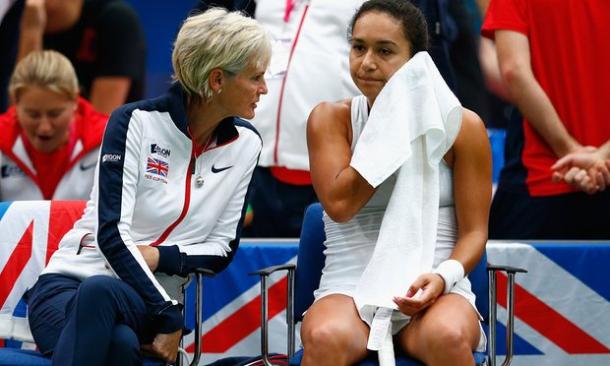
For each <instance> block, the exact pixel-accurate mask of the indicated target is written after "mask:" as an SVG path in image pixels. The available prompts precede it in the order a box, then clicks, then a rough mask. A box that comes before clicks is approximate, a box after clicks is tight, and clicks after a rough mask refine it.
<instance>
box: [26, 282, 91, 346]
mask: <svg viewBox="0 0 610 366" xmlns="http://www.w3.org/2000/svg"><path fill="white" fill-rule="evenodd" d="M79 285H80V281H78V280H76V279H73V278H70V277H66V276H61V275H45V276H41V277H40V278H39V280H38V282H37V283H36V284H35V286H34V287H33V288H32V289H31V290H30V291H28V294H27V296H28V299H27V302H28V321H29V325H30V330H31V331H32V335H33V336H34V340H35V341H36V344H37V345H38V348H39V349H40V352H42V353H43V354H48V353H50V352H51V351H52V350H53V348H55V344H56V342H57V339H58V338H59V336H60V334H61V331H62V329H63V328H64V326H65V325H66V314H67V313H68V312H69V309H70V308H71V306H72V304H73V300H74V296H75V295H76V291H77V289H78V286H79Z"/></svg>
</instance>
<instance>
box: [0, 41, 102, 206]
mask: <svg viewBox="0 0 610 366" xmlns="http://www.w3.org/2000/svg"><path fill="white" fill-rule="evenodd" d="M9 94H10V96H11V99H12V101H13V103H14V106H12V107H11V108H9V110H8V111H7V112H6V113H4V114H2V115H0V131H2V134H0V167H1V172H0V200H2V201H15V200H42V199H45V200H50V199H74V200H85V199H88V198H89V193H90V192H91V187H92V186H93V175H94V172H95V165H96V163H97V156H98V154H99V148H100V144H101V142H102V135H103V132H104V127H105V126H106V121H107V120H108V117H107V116H105V115H103V114H101V113H98V112H96V111H95V110H94V108H93V106H92V105H91V104H89V102H87V101H86V100H85V99H83V98H80V97H79V89H78V80H77V79H76V73H75V72H74V68H73V67H72V64H71V63H70V61H69V60H68V59H67V58H66V57H65V56H63V55H61V54H60V53H58V52H55V51H39V52H33V53H31V54H29V55H28V56H27V57H25V58H24V59H23V60H21V62H19V63H18V64H17V67H16V68H15V71H14V72H13V75H12V77H11V80H10V83H9Z"/></svg>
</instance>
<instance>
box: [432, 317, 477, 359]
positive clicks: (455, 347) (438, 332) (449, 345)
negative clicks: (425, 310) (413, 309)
mask: <svg viewBox="0 0 610 366" xmlns="http://www.w3.org/2000/svg"><path fill="white" fill-rule="evenodd" d="M431 323H432V324H428V326H427V327H426V329H425V330H424V331H422V343H423V344H425V345H426V347H427V348H428V351H429V352H439V351H442V352H444V353H461V352H468V353H469V352H471V351H472V350H471V346H470V341H469V337H468V334H467V332H466V331H465V329H463V327H461V326H460V325H459V324H453V323H447V322H441V321H435V322H431Z"/></svg>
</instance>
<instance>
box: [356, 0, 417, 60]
mask: <svg viewBox="0 0 610 366" xmlns="http://www.w3.org/2000/svg"><path fill="white" fill-rule="evenodd" d="M370 12H381V13H385V14H387V15H389V16H391V17H392V18H394V19H396V20H398V21H399V22H400V23H401V24H402V30H403V33H404V35H405V38H406V39H407V40H408V41H409V43H410V44H411V56H413V55H415V54H416V53H417V52H419V51H426V50H428V25H427V24H426V18H425V17H424V14H422V12H421V11H420V10H419V9H418V8H417V7H416V6H415V5H413V4H412V3H411V2H409V1H407V0H369V1H365V2H364V3H363V4H362V5H361V6H360V8H359V9H358V10H357V11H356V14H354V17H353V18H352V21H351V22H350V26H349V29H348V39H351V36H352V32H353V30H354V25H355V24H356V21H358V19H359V18H360V17H362V16H363V15H364V14H366V13H370Z"/></svg>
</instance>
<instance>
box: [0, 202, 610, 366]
mask: <svg viewBox="0 0 610 366" xmlns="http://www.w3.org/2000/svg"><path fill="white" fill-rule="evenodd" d="M84 204H85V203H84V202H56V201H52V202H50V201H33V202H13V203H6V202H5V203H0V307H1V310H0V338H7V339H13V340H18V341H19V342H10V343H7V346H17V347H22V348H33V347H34V346H33V344H31V343H21V341H27V340H30V341H31V334H30V331H29V328H28V325H27V319H26V318H25V316H26V310H25V304H24V303H23V301H22V300H21V298H22V296H23V293H24V292H25V290H26V289H27V288H28V287H30V286H31V285H32V284H33V283H34V282H35V281H36V278H37V277H38V274H39V273H40V271H41V270H42V268H43V267H44V265H45V263H46V262H47V261H48V260H49V258H50V256H51V254H52V253H53V251H54V250H55V249H56V248H57V245H58V243H59V240H60V239H61V237H62V236H63V235H64V233H65V232H67V231H68V230H69V229H70V228H71V227H72V225H73V223H74V221H75V220H76V219H78V218H79V217H80V215H81V214H82V211H83V208H84ZM297 250H298V246H297V242H296V240H288V241H286V242H281V243H261V242H253V241H248V240H247V239H246V240H242V244H241V245H240V248H239V250H238V251H237V253H236V255H235V257H234V259H233V262H232V263H231V265H230V266H229V267H228V268H227V270H225V271H223V272H222V273H220V274H219V275H218V276H216V277H214V278H213V279H206V280H205V283H204V301H203V303H204V313H203V318H204V322H203V325H202V347H203V351H204V355H203V357H202V361H201V364H207V363H209V362H212V361H214V360H216V359H219V358H223V357H229V356H252V355H256V354H259V353H260V336H259V330H260V328H259V326H260V308H259V305H260V289H259V285H258V278H257V277H255V276H248V275H247V274H248V273H249V272H252V271H255V270H257V269H260V268H263V267H266V266H269V265H275V264H283V263H288V262H294V261H295V256H296V253H297ZM487 253H488V260H489V262H491V263H494V264H507V265H514V266H519V267H524V268H526V269H528V271H529V273H527V274H525V275H518V276H517V277H516V279H517V285H516V293H515V299H516V303H515V305H516V309H515V333H516V335H515V354H516V355H515V358H514V359H513V363H512V365H516V366H531V365H542V366H545V365H547V366H551V365H552V366H556V365H559V366H581V365H587V366H607V365H610V284H608V276H607V273H608V269H607V267H608V263H610V242H602V243H571V244H569V243H542V244H541V243H535V244H524V243H490V244H488V246H487ZM505 284H506V277H503V276H499V278H498V287H499V296H498V302H499V304H500V309H499V311H498V314H499V319H500V320H499V322H498V333H499V335H500V337H499V338H498V340H497V344H498V347H499V348H500V349H499V352H498V353H499V355H503V354H504V349H503V345H504V339H503V337H502V336H503V334H504V333H503V332H504V329H505V328H504V326H505V324H506V320H505V319H506V298H505V296H502V295H501V294H502V289H503V288H504V287H505ZM286 285H287V283H286V277H285V276H283V275H282V274H277V275H276V276H275V277H272V278H271V280H270V281H269V286H270V289H269V315H270V317H271V323H270V330H271V332H270V340H269V341H270V343H269V348H270V351H272V352H280V353H285V352H286V351H285V349H286V348H285V347H286V346H285V344H286V343H285V342H286V325H285V317H284V310H285V306H286V303H285V293H286ZM194 296H195V294H194V291H188V292H187V298H186V306H187V309H188V308H189V306H190V305H192V304H193V303H194ZM190 309H192V307H190ZM186 314H187V319H186V321H187V324H193V319H192V316H193V312H192V311H190V310H187V311H186ZM0 344H1V342H0ZM193 344H194V339H193V333H191V334H190V335H188V336H187V337H186V339H185V345H186V346H187V349H188V350H190V351H192V350H193ZM501 358H502V356H500V357H499V358H498V361H501Z"/></svg>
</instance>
